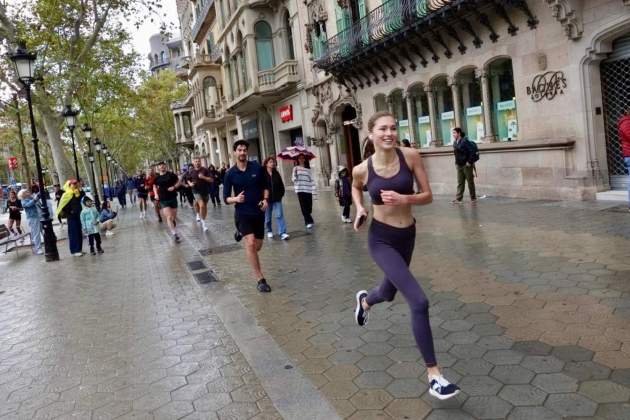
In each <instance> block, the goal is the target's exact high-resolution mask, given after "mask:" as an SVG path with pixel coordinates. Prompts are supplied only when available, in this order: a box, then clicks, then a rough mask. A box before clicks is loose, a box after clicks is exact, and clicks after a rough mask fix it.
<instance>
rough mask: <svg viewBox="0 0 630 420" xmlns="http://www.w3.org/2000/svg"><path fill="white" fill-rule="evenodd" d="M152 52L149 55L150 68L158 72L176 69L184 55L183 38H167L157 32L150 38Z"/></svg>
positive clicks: (152, 71)
mask: <svg viewBox="0 0 630 420" xmlns="http://www.w3.org/2000/svg"><path fill="white" fill-rule="evenodd" d="M149 45H150V46H151V52H150V53H149V55H148V57H147V58H148V59H149V69H150V70H151V73H153V74H156V73H158V72H160V71H162V70H164V69H170V70H173V71H175V70H176V69H177V68H178V67H179V66H180V65H181V61H182V58H183V56H184V50H183V45H182V41H181V39H171V40H166V39H165V38H164V36H163V35H162V34H155V35H152V36H151V38H149Z"/></svg>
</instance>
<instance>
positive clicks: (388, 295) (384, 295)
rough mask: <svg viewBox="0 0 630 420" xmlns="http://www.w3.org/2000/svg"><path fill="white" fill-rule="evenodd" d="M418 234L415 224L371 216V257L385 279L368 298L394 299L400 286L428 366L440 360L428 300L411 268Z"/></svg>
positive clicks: (378, 300)
mask: <svg viewBox="0 0 630 420" xmlns="http://www.w3.org/2000/svg"><path fill="white" fill-rule="evenodd" d="M415 238H416V226H415V224H413V225H411V226H409V227H406V228H397V227H394V226H390V225H386V224H385V223H381V222H379V221H377V220H374V219H373V220H372V224H371V225H370V231H369V234H368V245H369V248H370V254H371V255H372V259H373V260H374V262H375V263H376V265H378V266H379V268H380V269H381V270H383V272H384V273H385V279H383V282H382V283H381V285H380V286H378V287H375V288H374V289H372V290H371V291H370V293H369V294H368V296H367V298H366V299H365V300H366V302H367V304H368V305H370V306H372V305H375V304H377V303H381V302H384V301H388V302H391V301H392V300H394V296H396V291H398V290H400V293H402V295H403V296H404V297H405V300H407V303H408V304H409V308H410V309H411V327H412V329H413V335H414V337H415V339H416V343H417V345H418V348H420V353H422V358H423V359H424V363H425V365H426V366H427V367H433V366H436V365H437V362H436V361H435V349H434V347H433V334H432V333H431V325H430V324H429V300H428V299H427V297H426V296H425V294H424V292H423V291H422V288H421V287H420V285H419V284H418V282H417V280H416V279H415V278H414V276H413V274H411V271H409V263H410V262H411V255H412V254H413V248H414V242H415Z"/></svg>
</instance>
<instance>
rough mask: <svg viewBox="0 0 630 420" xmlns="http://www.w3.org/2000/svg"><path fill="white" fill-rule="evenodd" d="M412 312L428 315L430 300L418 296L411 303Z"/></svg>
mask: <svg viewBox="0 0 630 420" xmlns="http://www.w3.org/2000/svg"><path fill="white" fill-rule="evenodd" d="M409 306H410V308H411V312H413V313H417V314H421V315H427V314H428V313H429V299H427V297H426V296H418V297H416V298H415V299H413V300H411V301H409Z"/></svg>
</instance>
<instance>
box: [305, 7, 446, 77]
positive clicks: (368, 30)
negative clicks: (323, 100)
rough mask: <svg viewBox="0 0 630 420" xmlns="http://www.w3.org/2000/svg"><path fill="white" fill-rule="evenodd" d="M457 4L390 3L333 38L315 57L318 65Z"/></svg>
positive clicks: (361, 47) (325, 64) (330, 61)
mask: <svg viewBox="0 0 630 420" xmlns="http://www.w3.org/2000/svg"><path fill="white" fill-rule="evenodd" d="M457 1H458V0H452V1H451V0H439V1H436V0H387V1H385V2H384V3H383V4H382V5H380V6H379V7H377V8H376V9H374V10H372V11H371V12H370V13H368V14H367V15H366V16H365V17H363V18H362V19H360V20H359V21H357V22H355V23H354V24H352V26H350V27H348V28H346V29H345V30H344V31H342V32H340V33H338V34H336V35H334V36H332V37H330V38H329V39H328V41H327V42H326V43H325V44H324V45H323V46H322V47H323V48H322V52H321V55H320V56H319V57H316V58H315V64H316V65H317V66H318V67H322V68H325V67H327V65H330V64H332V63H333V62H335V61H338V60H340V59H343V58H345V57H347V56H350V55H351V54H352V53H354V52H356V51H359V50H361V49H363V48H365V47H367V46H369V45H370V44H372V43H374V42H375V41H378V40H381V39H384V38H386V37H388V36H390V35H392V34H394V33H396V32H397V31H399V30H400V29H402V28H403V27H405V26H408V25H411V24H412V23H415V22H417V21H418V20H420V19H424V18H426V17H428V16H429V15H430V14H432V13H434V12H435V11H436V10H438V9H440V8H442V7H445V6H447V5H449V4H450V3H454V2H457Z"/></svg>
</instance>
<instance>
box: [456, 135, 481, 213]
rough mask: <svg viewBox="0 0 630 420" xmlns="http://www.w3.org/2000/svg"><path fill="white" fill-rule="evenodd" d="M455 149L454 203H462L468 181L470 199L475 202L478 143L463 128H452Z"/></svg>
mask: <svg viewBox="0 0 630 420" xmlns="http://www.w3.org/2000/svg"><path fill="white" fill-rule="evenodd" d="M452 135H453V151H454V154H455V167H456V168H457V195H456V196H455V200H453V201H451V203H453V204H460V203H461V202H462V199H463V198H464V188H465V183H468V193H469V194H470V201H471V202H472V203H473V204H475V203H476V202H477V195H476V192H475V162H476V161H477V160H478V159H479V152H478V150H477V145H476V144H475V143H473V142H472V141H470V140H468V137H466V133H464V132H463V131H462V129H461V128H459V127H455V128H453V130H452Z"/></svg>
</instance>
